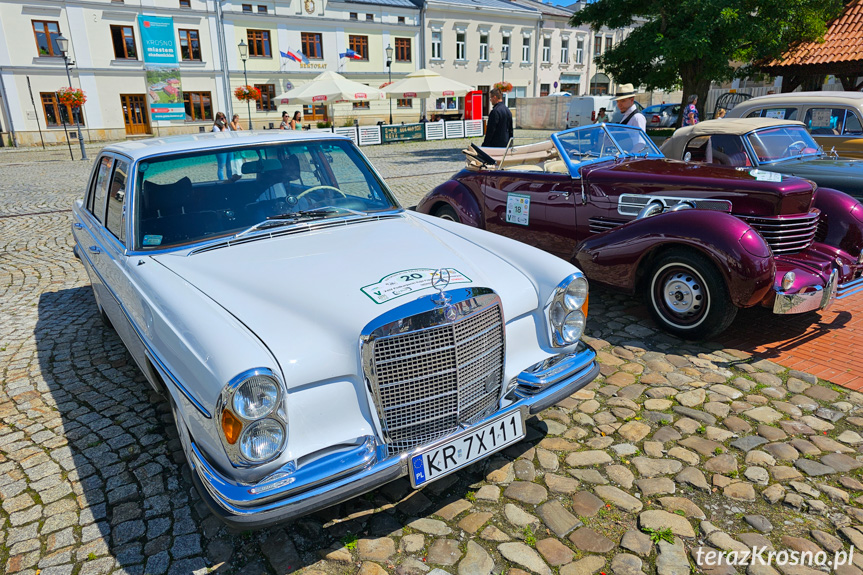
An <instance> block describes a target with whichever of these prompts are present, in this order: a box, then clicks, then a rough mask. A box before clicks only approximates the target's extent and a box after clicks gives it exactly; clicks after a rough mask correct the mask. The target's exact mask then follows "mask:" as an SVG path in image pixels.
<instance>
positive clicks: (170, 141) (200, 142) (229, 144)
mask: <svg viewBox="0 0 863 575" xmlns="http://www.w3.org/2000/svg"><path fill="white" fill-rule="evenodd" d="M347 139H349V138H347V137H346V136H341V135H339V134H333V133H331V132H307V131H299V130H297V131H293V130H259V131H247V130H242V131H237V132H204V133H201V134H185V135H182V136H168V137H164V138H147V139H145V140H133V141H129V142H120V143H118V144H111V145H109V146H105V148H104V149H103V151H104V152H113V153H118V154H123V155H126V156H129V157H130V158H132V160H138V159H140V158H146V157H149V156H153V155H161V154H171V153H182V152H196V151H202V150H207V149H217V148H235V147H238V146H253V145H259V144H273V143H279V142H291V141H295V142H299V141H314V140H347Z"/></svg>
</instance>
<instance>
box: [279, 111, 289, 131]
mask: <svg viewBox="0 0 863 575" xmlns="http://www.w3.org/2000/svg"><path fill="white" fill-rule="evenodd" d="M279 129H280V130H290V129H291V120H290V119H289V118H288V113H287V112H282V123H281V124H279Z"/></svg>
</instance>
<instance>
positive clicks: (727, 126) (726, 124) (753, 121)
mask: <svg viewBox="0 0 863 575" xmlns="http://www.w3.org/2000/svg"><path fill="white" fill-rule="evenodd" d="M776 126H805V124H804V123H803V122H798V121H796V120H777V119H775V118H723V119H721V120H707V121H705V122H699V123H697V124H695V125H694V126H686V127H685V128H680V129H679V130H677V131H676V132H674V133H673V134H672V135H671V137H670V138H668V139H667V140H666V141H665V142H663V144H662V153H663V154H665V155H666V156H668V157H669V158H678V159H679V158H680V157H681V156H682V152H683V147H684V146H685V145H686V142H688V141H689V140H690V139H691V138H694V137H696V136H712V135H714V134H730V135H732V136H742V135H744V134H748V133H749V132H752V131H754V130H759V129H761V128H774V127H776Z"/></svg>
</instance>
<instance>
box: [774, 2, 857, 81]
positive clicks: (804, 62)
mask: <svg viewBox="0 0 863 575" xmlns="http://www.w3.org/2000/svg"><path fill="white" fill-rule="evenodd" d="M854 62H860V63H861V64H863V0H854V1H853V2H850V3H849V4H848V5H847V6H846V7H845V10H844V12H842V14H841V15H840V16H839V17H838V18H836V19H835V20H834V21H833V22H831V23H830V24H829V25H828V27H827V33H826V34H825V35H824V42H823V43H819V42H806V43H804V44H800V45H799V46H796V47H794V48H792V49H791V50H789V51H788V52H786V53H785V54H783V55H782V58H780V59H779V60H774V61H772V62H770V63H769V64H767V66H766V68H774V69H776V68H779V69H781V68H783V67H788V66H795V67H796V66H817V65H822V66H823V65H826V64H838V63H842V64H846V65H847V64H851V63H854ZM776 71H777V72H779V73H781V70H776Z"/></svg>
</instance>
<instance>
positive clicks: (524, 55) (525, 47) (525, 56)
mask: <svg viewBox="0 0 863 575" xmlns="http://www.w3.org/2000/svg"><path fill="white" fill-rule="evenodd" d="M521 61H522V62H524V63H527V62H530V36H524V37H523V38H522V39H521Z"/></svg>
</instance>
